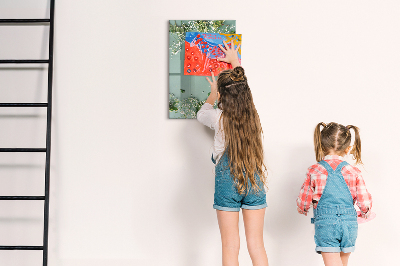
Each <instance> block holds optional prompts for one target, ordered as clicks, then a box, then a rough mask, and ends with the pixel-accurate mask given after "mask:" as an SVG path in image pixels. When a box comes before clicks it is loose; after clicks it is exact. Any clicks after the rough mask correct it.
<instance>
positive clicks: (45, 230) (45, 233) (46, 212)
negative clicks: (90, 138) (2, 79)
mask: <svg viewBox="0 0 400 266" xmlns="http://www.w3.org/2000/svg"><path fill="white" fill-rule="evenodd" d="M54 1H55V0H50V18H49V19H0V23H1V24H10V23H11V24H16V25H24V24H37V25H40V24H43V23H49V24H50V29H49V30H50V32H49V57H48V58H49V59H47V60H0V64H38V63H39V64H48V84H47V102H46V103H0V107H45V108H47V125H46V147H45V148H0V152H45V153H46V165H45V189H44V190H45V191H44V196H0V200H43V201H44V225H43V246H0V250H43V266H47V261H48V235H49V188H50V147H51V107H52V86H53V44H54Z"/></svg>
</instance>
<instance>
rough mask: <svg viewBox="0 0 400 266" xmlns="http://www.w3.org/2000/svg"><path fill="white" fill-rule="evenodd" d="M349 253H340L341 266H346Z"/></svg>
mask: <svg viewBox="0 0 400 266" xmlns="http://www.w3.org/2000/svg"><path fill="white" fill-rule="evenodd" d="M350 254H351V253H343V252H340V258H341V259H342V263H343V266H347V262H348V261H349V257H350Z"/></svg>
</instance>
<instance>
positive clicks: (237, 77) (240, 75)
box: [230, 66, 246, 81]
mask: <svg viewBox="0 0 400 266" xmlns="http://www.w3.org/2000/svg"><path fill="white" fill-rule="evenodd" d="M230 77H231V79H232V80H233V81H243V80H245V78H246V76H245V75H244V69H243V67H241V66H237V67H235V68H234V69H232V72H231V73H230Z"/></svg>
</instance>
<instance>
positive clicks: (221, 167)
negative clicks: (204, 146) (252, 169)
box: [211, 152, 267, 211]
mask: <svg viewBox="0 0 400 266" xmlns="http://www.w3.org/2000/svg"><path fill="white" fill-rule="evenodd" d="M211 160H212V161H213V163H214V164H215V163H216V161H215V160H214V158H213V157H212V156H211ZM256 181H257V184H258V185H259V187H260V188H261V190H260V191H257V192H255V191H254V189H252V186H251V182H250V179H248V186H249V189H248V191H247V193H245V194H239V192H238V190H237V188H236V184H235V182H234V180H233V176H232V175H231V170H230V167H229V157H228V155H227V152H224V154H223V155H222V156H221V158H220V160H219V161H218V163H217V164H216V166H215V192H214V205H213V207H214V209H216V210H220V211H240V208H242V209H248V210H258V209H263V208H265V207H267V202H266V195H265V189H264V185H263V183H262V182H261V181H260V177H259V176H258V175H256Z"/></svg>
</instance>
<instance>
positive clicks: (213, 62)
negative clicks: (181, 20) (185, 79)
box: [184, 32, 242, 76]
mask: <svg viewBox="0 0 400 266" xmlns="http://www.w3.org/2000/svg"><path fill="white" fill-rule="evenodd" d="M232 40H233V44H234V46H235V48H236V47H237V46H238V45H239V44H240V43H241V42H242V35H241V34H224V33H201V32H186V42H185V61H184V73H185V75H194V76H211V72H214V75H218V74H219V73H220V72H221V71H224V70H226V69H232V65H231V64H227V63H225V62H222V61H218V60H217V58H218V57H225V54H224V52H223V51H222V50H221V48H219V46H218V44H221V45H222V46H224V44H223V41H225V42H226V43H227V44H228V45H229V47H230V45H231V44H230V42H231V41H232ZM238 53H239V61H240V60H241V48H239V50H238Z"/></svg>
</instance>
